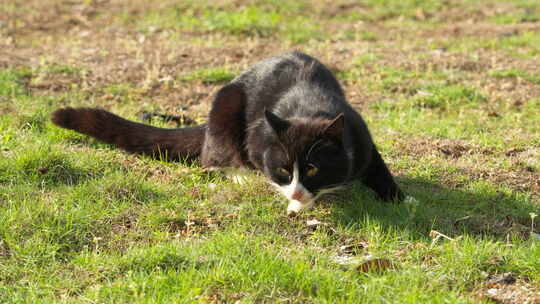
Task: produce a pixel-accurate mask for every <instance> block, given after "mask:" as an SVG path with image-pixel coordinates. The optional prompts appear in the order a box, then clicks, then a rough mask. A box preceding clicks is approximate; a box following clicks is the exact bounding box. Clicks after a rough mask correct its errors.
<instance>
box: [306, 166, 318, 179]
mask: <svg viewBox="0 0 540 304" xmlns="http://www.w3.org/2000/svg"><path fill="white" fill-rule="evenodd" d="M308 166H309V169H307V172H306V174H307V176H309V177H313V176H315V175H316V174H317V173H318V172H319V168H317V167H315V166H314V165H312V164H309V165H308Z"/></svg>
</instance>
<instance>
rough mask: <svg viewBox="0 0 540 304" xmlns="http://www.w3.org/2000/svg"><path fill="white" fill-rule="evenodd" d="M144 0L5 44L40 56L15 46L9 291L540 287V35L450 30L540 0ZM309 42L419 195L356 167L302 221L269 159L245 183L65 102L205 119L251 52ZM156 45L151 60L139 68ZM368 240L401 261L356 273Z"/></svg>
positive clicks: (168, 294)
mask: <svg viewBox="0 0 540 304" xmlns="http://www.w3.org/2000/svg"><path fill="white" fill-rule="evenodd" d="M8 2H9V1H8ZM122 3H123V2H122ZM126 3H127V2H126ZM141 3H142V2H141ZM141 3H138V2H133V3H131V2H130V3H129V5H128V4H126V8H130V9H132V10H128V9H124V8H119V7H117V6H107V5H108V4H103V5H105V6H104V7H100V6H99V5H98V4H96V5H97V6H95V7H94V6H88V7H85V10H83V12H90V13H89V15H85V16H86V17H87V18H88V22H90V23H89V24H90V25H92V26H90V27H88V28H86V27H81V28H82V30H88V31H91V32H92V33H94V32H95V33H101V30H103V32H105V33H113V36H106V38H105V39H106V40H101V41H100V42H101V43H94V41H93V39H90V38H87V36H82V38H79V37H78V36H77V33H78V32H77V29H74V27H73V25H72V22H79V21H76V20H75V21H69V20H71V19H66V20H68V21H69V22H67V25H66V26H68V27H69V29H70V30H69V31H67V30H60V31H58V32H54V30H53V27H51V29H50V31H49V32H44V31H39V32H37V33H36V36H38V37H36V36H25V34H26V33H27V32H26V31H28V32H33V31H35V28H33V27H28V28H25V27H24V25H25V24H28V25H31V24H33V23H32V22H29V21H25V19H24V18H23V17H24V16H25V15H24V14H23V15H20V16H18V17H17V18H18V19H20V20H21V21H20V22H19V23H17V24H18V27H17V28H16V30H15V31H13V32H15V33H16V36H15V38H16V46H12V48H11V49H9V46H10V45H9V44H6V47H7V48H8V51H6V52H7V54H12V53H13V54H18V53H19V52H20V53H21V54H33V52H36V54H37V53H38V52H39V54H43V56H42V57H40V58H42V60H41V59H40V61H39V64H38V65H36V61H35V60H34V59H33V57H32V58H29V59H28V61H23V62H19V61H13V62H12V61H9V60H8V59H5V60H4V58H0V299H1V300H0V302H2V303H4V302H5V303H33V302H36V303H64V302H65V303H209V302H210V303H211V302H216V303H219V302H224V303H234V302H236V301H239V302H240V303H260V302H261V303H277V302H286V303H359V302H360V303H478V302H482V303H491V302H490V300H489V297H486V296H485V292H486V291H487V290H488V289H489V288H491V287H488V285H487V282H488V281H489V280H490V279H491V278H493V277H494V276H496V275H499V274H502V273H508V272H510V273H512V275H513V276H514V277H515V278H516V280H517V282H516V283H515V284H510V285H508V286H506V285H504V286H502V287H500V288H501V289H504V288H505V287H512V286H513V287H516V288H517V289H519V290H524V288H521V287H519V286H521V285H524V286H525V285H526V286H529V287H528V288H532V289H536V290H538V289H539V288H540V242H538V241H537V240H535V238H534V236H533V237H531V232H533V233H536V234H538V233H539V232H540V230H539V227H540V224H539V222H538V217H536V218H535V219H532V218H531V213H536V214H539V213H540V211H539V210H540V205H539V204H540V201H539V199H540V197H539V194H538V184H537V180H538V174H539V172H540V162H539V161H538V159H540V158H539V157H540V155H539V153H540V137H539V136H538V134H540V124H538V123H536V122H538V121H540V96H538V86H540V81H539V79H538V69H537V68H536V65H535V63H536V61H537V59H538V41H537V40H538V33H537V32H534V31H531V30H529V31H520V32H516V33H514V32H512V34H509V35H499V34H492V33H490V32H488V33H487V34H486V35H485V36H483V35H480V34H478V35H469V34H466V33H465V34H455V33H454V32H451V31H448V30H447V29H448V28H449V27H451V26H454V24H457V25H459V26H463V24H466V26H467V27H468V28H470V29H471V31H473V30H476V31H478V33H480V32H481V29H482V28H485V26H486V23H487V24H489V25H490V26H493V27H495V29H496V30H498V31H499V32H505V31H506V30H507V28H506V27H509V28H508V31H509V32H510V29H511V28H510V27H512V26H514V24H517V23H524V22H530V20H531V19H530V18H534V16H535V14H536V13H535V12H536V10H537V9H539V8H540V6H539V4H538V3H537V2H536V1H524V2H522V3H521V2H520V3H516V2H507V1H498V0H490V1H486V2H482V3H481V4H479V3H480V2H476V1H468V0H467V1H459V2H454V1H412V0H410V1H409V0H406V1H393V0H392V1H371V0H370V1H364V2H362V3H361V4H358V5H356V4H351V3H350V2H347V1H337V2H336V3H330V4H329V3H327V2H322V1H313V2H308V1H277V0H257V1H253V2H249V3H248V4H244V2H238V1H225V0H224V1H217V2H216V3H214V2H207V1H182V2H181V3H179V2H177V1H176V2H173V1H171V2H168V1H165V2H163V3H162V4H160V5H152V6H150V7H147V6H143V5H142V4H141ZM485 3H487V4H485ZM484 4H485V5H484ZM58 5H67V4H58ZM137 5H141V6H140V7H137ZM349 5H352V7H349ZM499 5H500V6H499ZM16 7H17V6H16V5H11V4H9V3H8V4H2V5H0V11H6V12H8V13H9V14H10V16H11V15H12V14H14V13H16V12H17V10H16V9H15V8H16ZM65 8H66V11H70V9H72V8H70V9H67V7H65ZM420 8H421V10H419V9H420ZM91 9H96V10H97V13H96V15H97V16H98V17H96V19H95V20H94V19H92V18H93V17H92V14H93V13H92V10H91ZM530 9H532V12H531V11H530ZM453 11H457V12H460V14H461V12H463V15H467V14H472V15H471V16H473V17H474V18H473V17H470V18H472V19H467V18H469V17H467V18H465V19H460V17H461V16H457V15H453V14H454V13H452V12H453ZM23 12H26V11H23ZM422 14H424V17H425V20H421V19H423V18H422ZM531 16H532V17H531ZM115 18H118V19H115ZM527 18H528V19H527ZM56 19H58V20H63V19H61V18H56ZM56 19H55V18H53V20H56ZM31 20H33V19H30V21H31ZM44 20H45V19H44ZM470 20H472V21H470ZM118 21H119V22H118ZM44 22H45V21H44ZM461 22H465V23H461ZM476 22H478V24H479V25H480V26H479V27H477V26H478V24H477V23H476ZM500 23H504V25H500ZM11 24H12V23H8V25H7V26H6V28H5V30H6V31H4V30H3V29H2V27H1V25H0V36H1V35H4V34H5V33H8V32H10V31H12V30H13V29H12V28H11V26H12V25H11ZM47 25H48V24H47V23H46V22H45V23H44V27H45V26H47ZM19 29H20V31H18V30H19ZM8 30H9V31H8ZM116 30H118V31H116ZM72 31H73V32H72ZM473 32H474V31H473ZM499 32H497V33H499ZM10 33H11V32H10ZM66 33H73V34H69V35H67V34H66ZM117 33H122V35H118V34H117ZM123 33H129V34H126V35H124V34H123ZM433 33H435V34H433ZM449 33H450V34H449ZM5 35H8V34H5ZM66 35H67V36H66ZM90 35H92V34H90ZM142 35H144V36H145V37H146V38H145V40H144V41H143V39H141V36H142ZM41 36H43V37H41ZM6 37H7V36H6ZM10 37H11V36H10ZM66 37H68V38H69V39H68V40H67V41H66V40H65V39H66ZM90 37H94V36H90ZM111 37H115V38H114V39H112V38H111ZM41 38H43V39H41ZM55 39H60V40H61V41H64V42H65V43H64V44H62V48H61V50H60V51H59V50H58V41H60V40H55ZM196 39H199V40H201V41H207V42H208V43H207V44H202V43H201V44H197V45H192V44H190V41H195V40H196ZM104 41H106V42H107V43H103V42H104ZM145 41H146V42H145ZM148 41H150V42H148ZM109 45H111V48H112V49H110V50H109V49H106V47H105V46H109ZM113 46H114V47H115V48H116V49H114V48H113ZM133 46H135V47H133ZM291 47H292V48H298V49H300V50H308V51H309V52H310V53H312V54H313V55H315V56H317V57H318V58H320V59H321V61H323V62H324V63H326V64H328V65H329V66H330V67H331V68H332V69H333V70H334V71H335V73H336V75H337V76H338V78H339V80H340V81H341V82H342V83H343V84H344V88H345V90H346V92H347V94H348V96H349V100H350V101H351V103H352V104H353V105H354V106H355V107H357V108H359V109H360V110H361V112H362V113H363V116H364V118H365V120H366V122H367V124H368V125H369V126H370V131H371V133H372V135H373V137H374V140H375V142H376V144H377V146H378V147H379V149H380V151H381V153H382V154H383V157H384V158H385V160H386V161H387V163H388V165H389V167H390V168H391V170H392V171H393V172H394V173H395V175H396V176H397V177H396V179H397V182H398V183H399V184H400V186H401V187H402V188H403V189H404V190H405V191H406V192H407V193H408V194H411V195H413V196H414V197H416V198H417V200H418V202H412V203H408V204H400V205H393V204H384V203H381V202H380V201H378V200H377V199H376V198H375V197H374V194H373V193H372V192H371V191H369V190H368V189H366V188H365V187H363V186H362V185H360V184H355V185H351V186H350V187H348V188H347V189H345V190H343V191H341V192H340V193H338V194H336V195H334V196H329V197H327V198H324V199H322V200H321V202H319V203H318V204H317V205H316V206H315V208H313V209H311V210H308V211H306V212H305V213H303V214H301V215H300V216H299V217H297V218H289V217H287V216H286V214H285V208H286V202H285V201H284V199H283V197H281V196H280V195H279V194H277V193H275V192H274V190H273V189H272V187H271V186H270V185H268V184H267V182H266V181H265V178H264V177H263V176H261V175H260V174H257V173H255V172H248V173H247V174H248V176H249V182H248V183H247V184H245V185H237V184H234V183H232V182H231V181H230V180H229V179H228V178H226V177H225V176H224V175H223V174H222V173H217V172H207V171H205V170H203V169H202V168H201V167H200V166H199V165H198V164H197V163H194V164H190V163H184V162H179V163H167V162H163V161H160V160H154V159H150V158H148V157H142V156H136V155H128V154H126V153H123V152H121V151H119V150H117V149H115V148H113V147H110V146H108V145H105V144H102V143H99V142H97V141H96V140H94V139H90V138H88V137H86V136H83V135H80V134H77V133H74V132H72V131H69V130H65V129H60V128H58V127H56V126H54V125H53V124H52V123H51V122H50V120H49V117H50V114H51V113H52V111H54V110H55V109H57V108H59V107H64V106H68V105H69V106H99V107H104V108H106V109H109V110H111V111H113V112H115V113H117V114H119V115H122V116H124V117H128V118H131V119H135V120H136V119H137V113H140V111H141V110H145V109H149V108H151V109H156V110H159V111H160V112H174V111H176V109H177V108H178V107H180V106H182V107H184V106H185V107H186V108H187V109H188V110H186V114H187V115H188V116H191V115H192V114H193V115H195V116H196V117H197V115H199V112H200V111H206V109H207V106H208V105H209V103H210V102H211V100H212V94H213V93H215V92H216V91H217V90H218V88H219V87H220V86H222V85H224V84H225V83H227V82H228V81H230V80H232V79H233V78H234V77H235V76H236V75H238V73H239V72H240V71H241V70H243V69H244V68H245V67H246V66H247V65H248V64H251V63H254V62H255V61H257V60H258V59H259V58H262V57H263V56H266V55H276V54H277V53H279V52H285V51H288V50H289V49H290V48H291ZM92 49H97V50H100V51H99V52H98V53H92V52H91V50H92ZM57 52H58V54H57ZM87 52H88V53H87ZM154 53H155V54H154ZM88 54H90V55H88ZM103 54H107V55H103ZM206 54H211V55H206ZM55 55H57V56H58V57H57V58H56V60H55V59H54V58H55V57H54V56H55ZM154 55H155V56H154ZM30 57H31V56H30ZM6 58H11V57H6ZM126 58H127V60H128V61H125V60H126ZM132 58H136V59H137V60H136V61H130V60H131V59H132ZM156 58H157V59H156ZM2 60H4V61H2ZM139 61H143V62H144V64H145V65H144V66H149V67H152V69H146V70H145V69H143V68H140V66H138V68H137V70H136V71H132V70H130V69H129V67H126V62H128V63H130V64H131V63H135V64H137V63H139ZM154 67H155V68H154ZM103 70H105V71H107V72H106V73H110V75H109V74H104V73H103ZM126 74H128V75H126ZM161 78H167V79H169V78H171V79H172V81H168V82H166V83H161V82H157V81H155V80H158V79H161ZM42 83H52V84H55V83H62V86H58V87H57V86H54V85H53V86H50V88H49V87H47V86H45V88H44V87H43V86H39V85H38V84H42ZM79 84H80V85H79ZM509 84H510V85H511V86H508V85H509ZM55 88H56V89H55ZM201 109H202V110H201ZM156 125H157V126H167V127H171V126H169V125H167V124H165V123H161V122H156ZM312 219H317V220H319V221H321V222H322V224H321V225H319V226H317V227H309V226H308V225H307V224H306V222H307V220H312ZM533 221H534V225H533ZM432 231H437V232H438V233H442V234H444V235H446V236H448V237H450V238H451V239H452V240H448V239H445V238H440V239H437V240H434V238H433V235H434V234H433V233H434V232H432ZM343 246H345V247H346V248H349V247H351V248H353V249H351V250H350V251H347V250H343V249H342V247H343ZM369 257H371V258H380V259H386V260H388V261H390V262H391V263H392V265H393V267H388V268H384V267H383V268H382V269H377V268H375V269H371V270H369V271H367V272H365V271H361V270H359V269H358V264H359V263H361V262H363V261H365V260H368V258H369ZM345 258H350V259H351V260H352V261H353V262H354V263H352V264H348V265H343V264H340V263H339V260H340V259H341V260H343V259H345ZM514 300H515V302H517V303H519V302H520V301H519V300H518V299H517V298H514Z"/></svg>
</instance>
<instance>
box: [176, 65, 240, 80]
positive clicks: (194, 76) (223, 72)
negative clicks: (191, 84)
mask: <svg viewBox="0 0 540 304" xmlns="http://www.w3.org/2000/svg"><path fill="white" fill-rule="evenodd" d="M235 76H236V74H235V73H233V72H231V71H230V70H228V69H225V68H222V67H219V68H209V69H204V70H199V71H195V72H191V73H188V74H184V75H181V76H180V80H182V81H200V82H202V83H204V84H220V83H226V82H229V81H231V80H233V78H234V77H235Z"/></svg>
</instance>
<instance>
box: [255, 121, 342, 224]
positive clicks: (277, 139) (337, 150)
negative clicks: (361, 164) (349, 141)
mask: <svg viewBox="0 0 540 304" xmlns="http://www.w3.org/2000/svg"><path fill="white" fill-rule="evenodd" d="M265 119H266V122H267V123H268V125H269V126H270V128H271V130H272V132H271V133H272V134H271V135H270V136H271V140H270V144H269V146H268V147H267V149H266V151H265V152H264V155H263V164H264V173H265V174H266V175H267V176H268V178H270V180H271V181H272V184H273V185H274V186H276V187H277V188H278V189H279V190H280V192H281V193H283V194H284V195H285V197H287V199H288V200H289V205H288V207H287V213H288V214H289V215H294V214H296V213H298V212H299V211H300V210H302V209H304V208H307V207H310V206H312V205H313V203H314V202H315V200H316V199H317V198H319V197H320V196H321V195H323V194H324V193H328V192H331V191H332V190H335V189H336V188H338V187H339V186H340V185H341V184H342V183H343V182H345V181H346V180H347V178H348V172H350V170H349V166H350V165H349V164H350V162H349V160H348V158H347V153H346V150H345V149H344V144H343V137H344V136H343V134H344V130H345V120H344V116H343V114H340V115H338V116H337V117H335V118H333V119H324V118H316V119H312V120H308V119H304V118H291V119H288V120H286V119H282V118H280V117H278V116H276V115H275V114H273V113H271V112H269V111H265Z"/></svg>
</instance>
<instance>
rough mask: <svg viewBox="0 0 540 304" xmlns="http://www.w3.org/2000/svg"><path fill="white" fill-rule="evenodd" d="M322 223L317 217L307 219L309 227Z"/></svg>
mask: <svg viewBox="0 0 540 304" xmlns="http://www.w3.org/2000/svg"><path fill="white" fill-rule="evenodd" d="M321 224H322V222H320V221H319V220H317V219H312V220H307V221H306V225H307V226H308V227H317V226H319V225H321Z"/></svg>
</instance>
